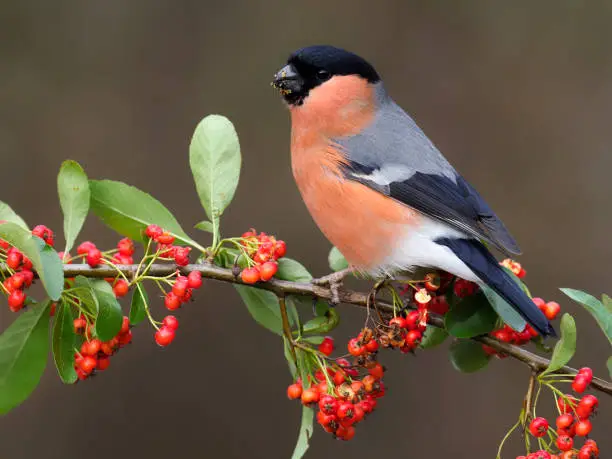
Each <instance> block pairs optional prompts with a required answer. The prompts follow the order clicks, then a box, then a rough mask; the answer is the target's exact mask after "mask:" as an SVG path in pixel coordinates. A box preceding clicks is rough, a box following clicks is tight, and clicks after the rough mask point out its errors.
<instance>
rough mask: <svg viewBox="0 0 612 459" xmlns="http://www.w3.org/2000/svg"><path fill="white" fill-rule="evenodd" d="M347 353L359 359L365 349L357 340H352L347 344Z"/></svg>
mask: <svg viewBox="0 0 612 459" xmlns="http://www.w3.org/2000/svg"><path fill="white" fill-rule="evenodd" d="M348 351H349V353H350V354H351V355H352V356H355V357H359V356H360V355H363V354H365V347H363V346H362V345H361V343H360V342H359V340H358V339H357V338H353V339H351V340H350V341H349V342H348Z"/></svg>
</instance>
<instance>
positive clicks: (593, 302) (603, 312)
mask: <svg viewBox="0 0 612 459" xmlns="http://www.w3.org/2000/svg"><path fill="white" fill-rule="evenodd" d="M561 291H562V292H563V293H565V294H566V295H567V296H569V297H570V298H571V299H572V300H574V301H576V302H578V303H580V304H581V305H582V306H584V307H585V309H586V310H587V311H589V312H590V313H591V315H592V316H593V317H595V320H596V321H597V323H598V324H599V326H600V327H601V329H602V330H603V332H604V334H605V335H606V336H607V337H608V341H610V344H612V306H610V303H609V298H608V299H607V300H606V298H605V297H604V298H603V300H604V301H605V302H607V304H608V306H606V304H605V303H602V302H601V301H599V300H598V299H597V298H595V297H594V296H592V295H589V294H588V293H586V292H582V291H580V290H575V289H573V288H562V289H561Z"/></svg>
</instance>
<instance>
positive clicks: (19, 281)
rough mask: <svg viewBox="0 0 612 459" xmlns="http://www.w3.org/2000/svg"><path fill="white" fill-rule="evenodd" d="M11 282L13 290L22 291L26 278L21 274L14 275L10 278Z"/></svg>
mask: <svg viewBox="0 0 612 459" xmlns="http://www.w3.org/2000/svg"><path fill="white" fill-rule="evenodd" d="M9 280H10V282H11V286H12V287H13V290H16V289H20V288H22V287H23V284H25V276H24V275H23V273H21V272H18V273H15V274H13V275H12V276H11V277H9Z"/></svg>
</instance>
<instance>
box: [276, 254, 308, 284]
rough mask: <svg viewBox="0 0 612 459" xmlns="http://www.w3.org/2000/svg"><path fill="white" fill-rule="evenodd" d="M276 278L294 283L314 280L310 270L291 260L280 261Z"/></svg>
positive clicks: (283, 259) (282, 259)
mask: <svg viewBox="0 0 612 459" xmlns="http://www.w3.org/2000/svg"><path fill="white" fill-rule="evenodd" d="M275 277H277V278H279V279H282V280H286V281H293V282H310V281H311V280H312V275H311V274H310V273H309V272H308V270H307V269H306V268H305V267H304V266H303V265H302V264H301V263H299V262H297V261H295V260H292V259H291V258H281V259H280V260H278V272H277V273H276V276H275Z"/></svg>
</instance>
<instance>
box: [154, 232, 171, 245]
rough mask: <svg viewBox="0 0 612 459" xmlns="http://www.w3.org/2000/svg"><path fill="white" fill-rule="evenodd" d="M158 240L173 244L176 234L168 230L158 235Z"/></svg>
mask: <svg viewBox="0 0 612 459" xmlns="http://www.w3.org/2000/svg"><path fill="white" fill-rule="evenodd" d="M157 242H159V243H160V244H164V245H171V244H173V243H174V236H173V235H172V234H170V233H168V232H167V231H164V232H163V233H162V234H160V235H159V236H157Z"/></svg>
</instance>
